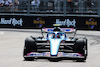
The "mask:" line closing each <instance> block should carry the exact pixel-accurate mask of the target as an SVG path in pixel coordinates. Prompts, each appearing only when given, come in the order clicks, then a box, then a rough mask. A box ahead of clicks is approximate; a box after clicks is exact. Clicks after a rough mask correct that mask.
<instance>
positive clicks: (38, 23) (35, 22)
mask: <svg viewBox="0 0 100 67" xmlns="http://www.w3.org/2000/svg"><path fill="white" fill-rule="evenodd" d="M33 23H34V24H36V27H37V28H41V27H43V25H44V24H45V20H43V19H42V18H41V17H38V18H37V19H35V20H33Z"/></svg>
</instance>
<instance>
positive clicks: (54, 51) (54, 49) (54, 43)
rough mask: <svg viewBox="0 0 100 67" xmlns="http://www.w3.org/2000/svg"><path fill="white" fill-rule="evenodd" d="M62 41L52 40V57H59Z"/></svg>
mask: <svg viewBox="0 0 100 67" xmlns="http://www.w3.org/2000/svg"><path fill="white" fill-rule="evenodd" d="M60 42H61V39H51V40H50V54H51V56H57V54H58V50H59V46H60Z"/></svg>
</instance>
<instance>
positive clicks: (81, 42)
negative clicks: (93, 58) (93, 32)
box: [74, 38, 88, 61]
mask: <svg viewBox="0 0 100 67" xmlns="http://www.w3.org/2000/svg"><path fill="white" fill-rule="evenodd" d="M74 47H75V51H76V52H78V53H80V54H82V56H84V58H82V59H77V60H78V61H85V60H86V58H87V53H88V52H87V39H86V38H82V39H78V40H76V42H75V46H74Z"/></svg>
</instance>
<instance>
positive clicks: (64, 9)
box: [63, 0, 67, 16]
mask: <svg viewBox="0 0 100 67" xmlns="http://www.w3.org/2000/svg"><path fill="white" fill-rule="evenodd" d="M66 3H67V0H63V12H64V16H66V6H67V5H66Z"/></svg>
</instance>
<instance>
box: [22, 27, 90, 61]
mask: <svg viewBox="0 0 100 67" xmlns="http://www.w3.org/2000/svg"><path fill="white" fill-rule="evenodd" d="M41 31H42V34H43V33H44V32H46V33H47V35H46V38H44V36H43V37H37V38H36V37H33V36H30V37H29V38H26V40H25V46H24V52H23V57H24V59H25V60H34V59H36V58H48V59H50V60H51V59H52V60H53V59H54V60H55V59H56V60H57V59H72V60H77V61H85V60H86V59H87V53H88V52H87V39H86V38H75V36H73V37H69V38H68V36H67V34H66V33H73V32H74V33H75V34H76V29H74V28H60V27H55V28H44V29H42V30H41Z"/></svg>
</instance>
